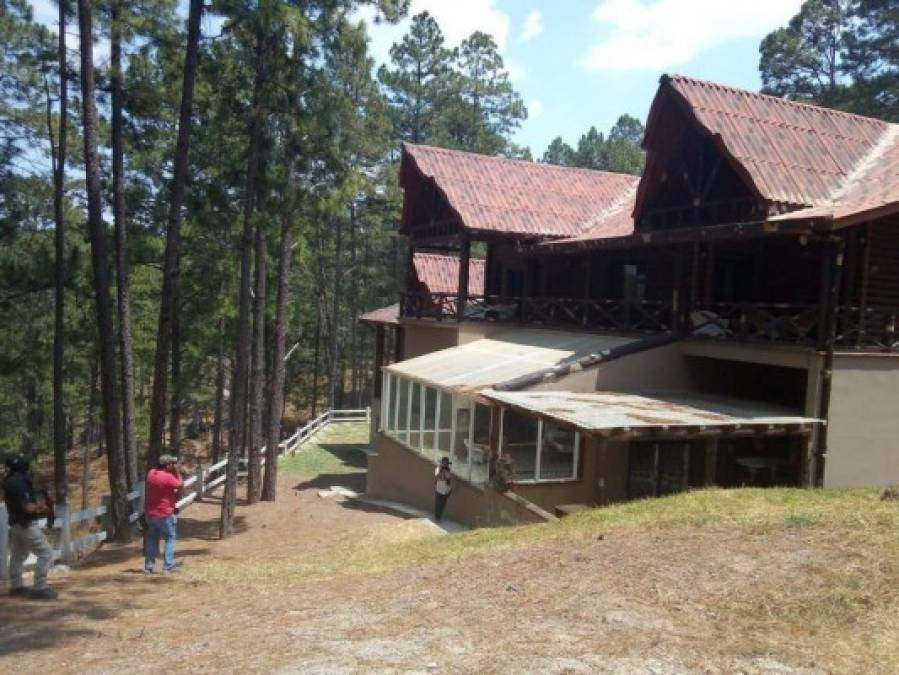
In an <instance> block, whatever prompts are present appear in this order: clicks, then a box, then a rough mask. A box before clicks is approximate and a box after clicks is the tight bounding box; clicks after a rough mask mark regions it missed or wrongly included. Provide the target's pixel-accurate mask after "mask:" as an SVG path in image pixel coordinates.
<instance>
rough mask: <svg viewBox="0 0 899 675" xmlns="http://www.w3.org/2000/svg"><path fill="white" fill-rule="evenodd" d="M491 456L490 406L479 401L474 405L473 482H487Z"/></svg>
mask: <svg viewBox="0 0 899 675" xmlns="http://www.w3.org/2000/svg"><path fill="white" fill-rule="evenodd" d="M489 456H490V408H489V407H487V406H485V405H481V404H479V403H478V404H475V407H474V445H472V448H471V480H472V482H474V483H485V482H487V478H488V459H489Z"/></svg>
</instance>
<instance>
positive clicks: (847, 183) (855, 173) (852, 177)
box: [830, 124, 899, 204]
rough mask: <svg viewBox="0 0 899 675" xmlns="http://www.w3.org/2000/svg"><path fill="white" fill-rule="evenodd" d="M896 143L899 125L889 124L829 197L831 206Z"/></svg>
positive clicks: (898, 139)
mask: <svg viewBox="0 0 899 675" xmlns="http://www.w3.org/2000/svg"><path fill="white" fill-rule="evenodd" d="M897 141H899V124H890V125H889V126H887V128H886V129H885V130H884V132H883V134H881V136H880V138H878V139H877V142H876V143H875V144H874V145H873V146H872V147H871V149H870V150H869V151H868V153H867V154H866V155H865V156H864V157H863V158H862V159H861V160H860V161H859V162H858V163H857V164H856V165H855V166H854V167H853V168H852V171H850V172H849V173H848V174H846V176H845V177H844V178H843V181H842V184H841V185H840V187H838V188H837V189H836V190H835V191H834V193H833V194H832V195H831V196H830V202H831V204H836V202H837V201H839V200H840V199H842V198H843V197H845V196H846V194H847V193H848V192H849V190H851V189H852V188H853V187H855V185H856V184H858V182H859V181H860V180H862V179H863V178H864V177H865V175H866V174H867V173H868V172H869V171H870V170H871V169H873V168H874V167H875V165H876V163H877V160H879V159H880V158H881V157H883V155H884V153H885V152H887V150H889V149H891V148H892V147H893V146H894V145H895V144H896V143H897Z"/></svg>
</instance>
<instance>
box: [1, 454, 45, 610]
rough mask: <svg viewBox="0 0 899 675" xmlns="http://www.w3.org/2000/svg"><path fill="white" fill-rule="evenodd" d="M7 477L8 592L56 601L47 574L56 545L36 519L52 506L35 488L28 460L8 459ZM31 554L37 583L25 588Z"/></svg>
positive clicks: (5, 495) (4, 483)
mask: <svg viewBox="0 0 899 675" xmlns="http://www.w3.org/2000/svg"><path fill="white" fill-rule="evenodd" d="M5 464H6V478H5V479H4V480H3V496H4V499H5V501H6V510H7V513H8V514H9V525H10V527H9V594H10V595H28V597H30V598H34V599H35V600H53V599H54V598H56V597H57V593H56V591H55V590H53V589H52V588H50V587H49V586H47V574H48V573H49V572H50V567H51V565H52V564H53V547H51V546H50V543H49V542H48V541H47V537H46V536H44V533H43V532H41V528H40V527H38V524H37V521H38V520H40V519H41V518H43V517H44V516H48V517H49V516H50V514H51V513H52V509H51V508H50V506H49V504H48V502H47V500H46V499H44V498H41V497H39V496H38V495H37V494H36V493H35V490H34V484H33V483H32V480H31V476H30V474H29V472H28V469H29V466H30V465H29V462H28V459H27V458H26V457H24V456H22V455H15V456H13V457H9V458H7V459H6V462H5ZM29 553H34V555H35V557H36V558H37V564H36V565H35V567H34V586H32V588H31V590H30V591H29V590H28V589H26V588H25V583H24V581H23V580H22V571H23V568H24V566H25V560H26V559H27V558H28V554H29Z"/></svg>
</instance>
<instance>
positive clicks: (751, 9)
mask: <svg viewBox="0 0 899 675" xmlns="http://www.w3.org/2000/svg"><path fill="white" fill-rule="evenodd" d="M800 4H801V0H412V10H411V14H415V13H418V12H420V11H423V10H427V11H429V12H430V13H431V14H432V15H434V17H435V18H436V19H437V21H438V22H439V23H440V25H441V28H442V29H443V31H444V33H445V35H446V36H447V41H448V42H449V43H451V44H458V42H459V41H461V40H462V39H464V38H465V37H466V36H467V35H469V34H470V33H471V32H472V31H474V30H484V31H485V32H488V33H491V34H493V35H494V37H495V38H496V41H497V43H498V44H499V45H500V48H501V52H502V55H503V57H504V59H505V61H506V65H507V66H508V68H509V70H510V73H511V75H512V79H513V82H514V84H515V87H516V88H517V89H518V91H519V92H520V93H521V95H522V98H523V99H524V100H525V102H526V103H527V105H528V108H529V112H530V115H529V119H528V120H527V121H526V122H524V124H523V125H522V126H521V128H520V129H519V130H518V132H517V133H516V134H515V137H514V140H515V141H516V142H517V143H519V144H521V145H527V146H530V147H531V150H532V151H533V153H534V156H535V157H539V156H541V155H542V154H543V150H544V149H545V148H546V146H547V145H548V144H549V142H550V141H551V140H552V139H553V138H554V137H556V136H562V138H564V139H565V140H566V141H568V142H569V143H575V142H576V141H577V139H578V137H580V135H581V134H582V133H584V132H585V131H586V130H587V129H588V128H589V127H590V126H591V125H595V126H596V127H597V128H598V129H599V130H601V131H606V130H608V128H609V127H611V126H612V124H614V123H615V120H616V119H617V118H618V116H619V115H620V114H622V113H629V114H631V115H634V116H635V117H638V118H640V119H641V120H644V121H645V118H646V113H647V111H648V108H649V104H650V102H651V101H652V97H653V94H654V93H655V90H656V87H657V85H658V80H659V76H660V75H661V74H662V73H664V72H677V73H682V74H687V75H692V76H695V77H700V78H704V79H709V80H714V81H718V82H722V83H725V84H730V85H734V86H737V87H744V88H748V89H758V88H759V86H760V82H759V76H758V46H759V42H760V41H761V39H762V38H763V37H764V36H765V35H766V34H767V33H769V32H770V31H771V30H773V29H775V28H778V27H780V26H783V25H785V24H786V22H787V21H788V20H789V18H790V17H791V16H793V15H794V14H795V13H796V12H797V11H798V10H799V6H800ZM362 15H363V17H364V16H367V14H366V13H365V12H362ZM407 29H408V19H407V20H406V21H405V22H404V23H403V24H401V25H400V26H384V25H380V26H374V25H371V26H370V27H369V32H370V33H371V35H372V51H373V53H374V55H375V58H376V59H379V60H383V59H385V58H387V50H388V49H389V48H390V44H391V43H392V42H394V41H396V40H397V39H398V38H399V37H401V36H402V34H403V33H404V32H405V31H406V30H407Z"/></svg>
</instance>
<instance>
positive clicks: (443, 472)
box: [434, 457, 453, 523]
mask: <svg viewBox="0 0 899 675" xmlns="http://www.w3.org/2000/svg"><path fill="white" fill-rule="evenodd" d="M452 491H453V474H452V473H451V472H450V461H449V457H444V458H443V459H441V460H440V466H438V467H437V468H436V469H434V520H436V521H437V522H438V523H439V522H440V521H441V520H443V510H444V509H445V508H446V502H447V500H448V499H449V496H450V493H451V492H452Z"/></svg>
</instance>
